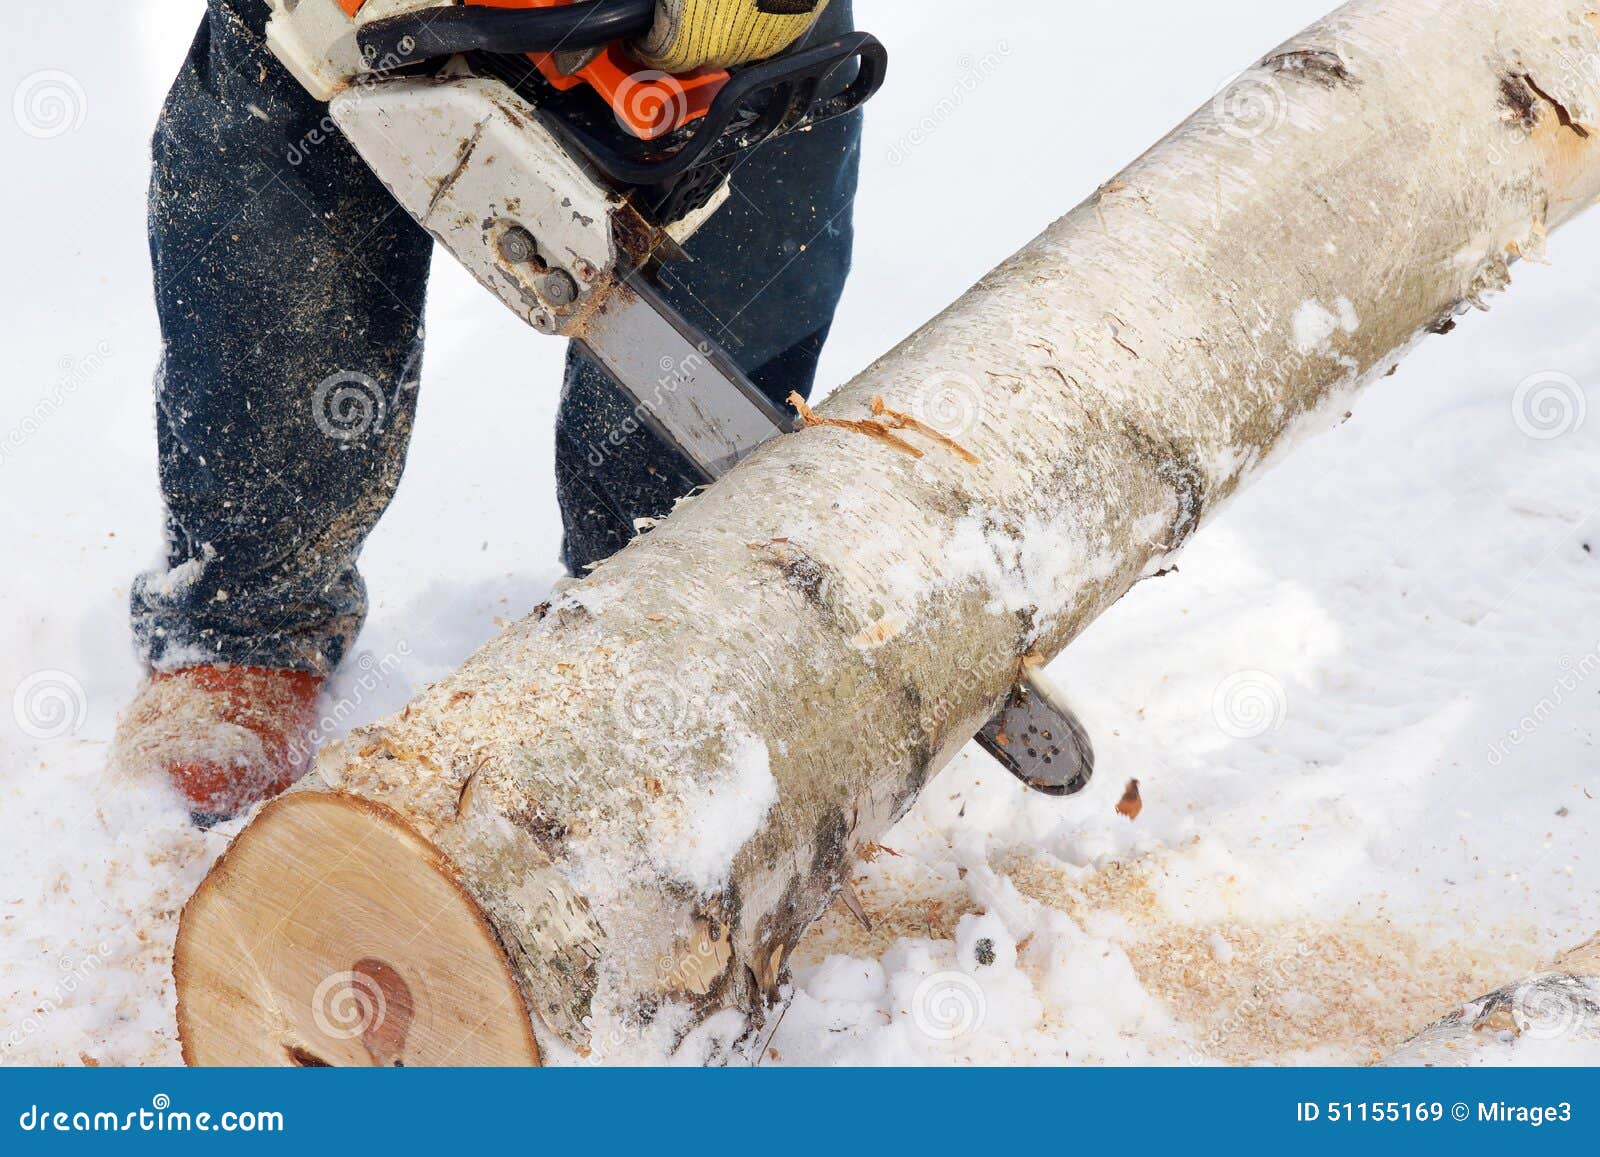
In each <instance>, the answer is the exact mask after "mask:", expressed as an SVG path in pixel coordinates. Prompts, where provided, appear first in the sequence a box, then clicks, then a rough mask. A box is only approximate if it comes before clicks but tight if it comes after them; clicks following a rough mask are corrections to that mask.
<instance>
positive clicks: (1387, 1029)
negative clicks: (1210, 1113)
mask: <svg viewBox="0 0 1600 1157" xmlns="http://www.w3.org/2000/svg"><path fill="white" fill-rule="evenodd" d="M994 866H995V867H996V869H997V870H999V871H1000V872H1001V873H1002V874H1004V875H1005V876H1006V877H1007V878H1009V880H1010V881H1011V883H1012V884H1013V885H1014V886H1015V887H1016V888H1017V890H1018V891H1019V892H1021V893H1022V894H1023V895H1024V896H1026V897H1028V898H1029V899H1031V900H1034V901H1037V902H1038V903H1040V904H1043V905H1045V906H1047V907H1050V908H1054V909H1056V910H1058V911H1061V912H1064V913H1066V914H1067V915H1069V916H1071V917H1072V918H1073V919H1074V920H1075V921H1078V922H1079V923H1080V924H1082V923H1083V922H1084V921H1086V920H1091V919H1095V918H1097V917H1107V916H1109V917H1116V918H1120V925H1121V928H1122V931H1121V932H1119V933H1118V935H1117V937H1116V941H1117V944H1118V946H1119V947H1121V948H1122V949H1123V950H1124V951H1125V952H1126V954H1127V956H1128V959H1129V961H1130V962H1131V963H1132V965H1133V968H1134V971H1135V973H1136V974H1137V976H1138V979H1139V982H1140V984H1141V985H1142V986H1143V987H1144V989H1145V990H1146V992H1148V993H1149V994H1150V996H1152V997H1153V998H1154V999H1156V1000H1158V1001H1160V1002H1161V1004H1162V1005H1164V1006H1165V1007H1166V1009H1167V1010H1168V1012H1169V1013H1170V1014H1171V1015H1172V1016H1173V1017H1174V1018H1175V1019H1176V1020H1178V1021H1179V1022H1181V1023H1183V1024H1185V1025H1187V1026H1188V1027H1189V1029H1190V1030H1191V1032H1192V1035H1193V1040H1194V1042H1195V1045H1194V1047H1195V1055H1194V1058H1193V1059H1194V1060H1195V1062H1196V1063H1225V1064H1263V1063H1265V1064H1273V1063H1295V1062H1302V1063H1322V1064H1365V1063H1370V1062H1372V1061H1375V1060H1377V1059H1379V1058H1380V1057H1381V1056H1382V1055H1383V1054H1384V1053H1386V1052H1387V1051H1389V1050H1390V1049H1393V1048H1394V1047H1395V1046H1397V1045H1399V1044H1401V1043H1402V1042H1404V1041H1405V1040H1407V1039H1408V1038H1410V1037H1411V1036H1412V1035H1413V1034H1414V1033H1416V1032H1417V1031H1418V1030H1419V1029H1421V1028H1422V1027H1423V1026H1425V1025H1427V1024H1428V1023H1430V1022H1431V1021H1433V1020H1434V1019H1436V1018H1437V1017H1439V1016H1440V1015H1442V1014H1443V1013H1445V1012H1448V1011H1449V1010H1450V1009H1451V1008H1453V1007H1458V1006H1459V1005H1460V1004H1462V1003H1463V1002H1464V1001H1467V1000H1470V999H1472V998H1473V997H1475V996H1477V995H1479V994H1481V993H1483V992H1485V991H1487V990H1489V989H1491V988H1493V987H1495V986H1496V985H1497V984H1499V983H1501V982H1502V981H1504V979H1505V978H1506V977H1507V976H1512V975H1517V974H1520V973H1522V972H1525V971H1527V970H1528V969H1531V968H1533V967H1535V966H1536V965H1537V964H1538V958H1537V953H1536V951H1535V950H1534V949H1533V947H1532V946H1531V937H1530V936H1528V935H1526V934H1518V933H1515V932H1512V931H1510V930H1500V931H1499V932H1486V933H1484V934H1483V935H1482V936H1481V938H1480V939H1478V940H1477V941H1476V942H1475V943H1473V944H1460V943H1452V942H1448V941H1444V940H1442V939H1441V940H1439V941H1433V940H1430V939H1429V938H1428V929H1426V928H1417V929H1414V928H1404V927H1400V926H1397V925H1395V924H1393V923H1391V922H1389V921H1386V920H1382V919H1372V918H1366V917H1361V916H1356V915H1347V916H1344V917H1340V918H1335V919H1332V920H1314V919H1299V920H1285V921H1280V922H1252V921H1244V920H1240V921H1224V922H1217V923H1194V924H1191V923H1181V922H1175V921H1174V920H1173V918H1172V916H1171V915H1170V914H1169V913H1168V912H1166V911H1165V910H1164V909H1163V907H1162V905H1161V902H1160V899H1159V898H1158V896H1157V892H1156V889H1155V887H1154V886H1153V882H1154V881H1155V880H1156V879H1157V878H1158V876H1159V874H1160V872H1161V862H1160V858H1159V857H1154V858H1152V859H1151V860H1148V861H1141V862H1139V863H1136V864H1131V865H1121V864H1112V865H1109V866H1107V867H1106V868H1104V869H1102V870H1100V871H1096V872H1093V873H1090V874H1088V875H1087V876H1083V877H1080V876H1078V875H1076V874H1074V873H1072V872H1071V871H1069V870H1068V869H1066V868H1065V867H1063V866H1062V865H1060V864H1058V863H1056V862H1053V861H1046V860H1041V859H1036V858H1031V857H1027V856H1016V857H1014V858H1011V859H1009V860H1006V861H1004V862H1001V863H997V864H995V865H994ZM897 867H898V865H897ZM895 875H896V876H901V875H902V874H901V873H896V874H895ZM887 878H891V877H886V879H887ZM857 890H858V892H859V894H860V897H861V900H862V902H863V905H864V907H865V909H866V911H867V913H868V915H869V917H870V918H871V920H872V924H873V927H872V929H871V930H870V931H869V930H868V929H866V928H864V927H863V926H862V925H861V924H860V923H859V922H858V921H857V920H855V919H854V918H853V917H852V916H850V915H849V913H848V912H846V911H844V910H843V907H842V906H836V907H835V908H834V909H833V910H832V911H830V912H829V913H828V914H827V915H826V916H825V917H824V919H823V920H821V921H819V922H818V923H817V924H816V925H815V926H814V927H813V928H812V930H811V932H810V933H809V934H808V935H807V937H806V939H805V941H804V942H803V943H802V944H801V947H800V951H799V953H798V954H797V956H796V961H797V963H815V962H820V961H821V960H823V959H824V958H825V957H827V956H828V955H830V954H835V953H838V954H845V955H851V956H869V957H879V956H881V955H882V954H883V953H884V952H885V951H886V950H887V949H888V947H889V946H890V945H891V944H892V943H893V942H894V941H895V940H896V939H899V938H901V937H908V938H927V939H931V940H948V939H952V938H953V937H954V935H955V929H956V925H957V923H958V922H959V921H960V919H961V917H963V916H965V915H967V914H969V913H977V912H981V911H983V910H984V905H982V904H981V903H979V902H978V901H977V900H975V899H974V898H973V897H972V896H970V895H969V894H968V893H967V892H966V891H965V890H964V889H962V888H960V887H956V888H951V887H950V886H949V885H948V884H947V882H946V881H945V879H944V878H941V877H939V876H936V875H934V874H933V873H926V874H925V875H924V874H921V873H916V878H913V879H911V880H904V879H894V882H893V883H884V882H881V881H880V882H879V883H878V884H876V885H875V884H874V883H873V882H872V880H871V879H870V878H868V877H861V878H859V879H858V883H857ZM1035 979H1036V981H1037V978H1035ZM1036 987H1037V983H1036ZM1060 1023H1061V1022H1060V1019H1059V1014H1057V1013H1055V1012H1054V1010H1050V1009H1049V1007H1048V1002H1047V1012H1046V1017H1045V1024H1044V1026H1043V1027H1045V1028H1046V1029H1049V1028H1051V1027H1059V1026H1060Z"/></svg>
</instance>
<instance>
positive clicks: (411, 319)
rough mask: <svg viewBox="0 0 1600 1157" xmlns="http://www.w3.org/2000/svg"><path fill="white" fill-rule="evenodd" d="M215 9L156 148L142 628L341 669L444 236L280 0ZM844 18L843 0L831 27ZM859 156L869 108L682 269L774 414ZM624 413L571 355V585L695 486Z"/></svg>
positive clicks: (751, 172) (745, 202)
mask: <svg viewBox="0 0 1600 1157" xmlns="http://www.w3.org/2000/svg"><path fill="white" fill-rule="evenodd" d="M208 2H209V8H208V12H207V15H206V18H205V21H204V22H203V23H202V25H201V27H200V31H199V33H198V35H197V36H196V38H195V41H194V45H193V47H192V49H191V50H190V53H189V57H188V60H187V61H186V62H185V63H184V66H183V69H182V71H181V72H180V73H179V75H178V79H177V81H176V83H175V84H174V85H173V88H172V91H171V93H170V95H169V96H168V98H167V101H166V105H165V107H164V109H163V110H162V114H161V120H160V123H159V125H158V126H157V129H156V133H155V138H154V142H153V146H152V148H153V158H152V160H153V166H152V176H151V185H150V251H151V258H152V262H153V265H154V271H155V288H156V304H157V309H158V312H159V315H160V319H161V332H162V338H163V342H164V346H163V349H164V353H163V359H162V364H161V369H160V373H159V375H158V380H157V385H156V424H157V437H158V445H159V453H160V474H161V485H162V490H163V493H164V496H165V499H166V511H167V517H166V525H167V536H168V547H167V566H166V567H165V568H164V569H162V570H160V571H157V572H153V573H151V574H146V575H143V576H141V577H140V578H138V579H137V580H136V581H135V583H134V587H133V595H132V612H133V626H134V633H135V637H136V639H137V641H138V645H139V648H140V651H141V653H142V654H143V656H144V657H145V659H146V660H147V661H148V662H149V663H150V664H151V665H152V666H154V667H156V668H158V669H172V668H178V667H184V666H191V665H194V664H198V663H218V662H223V663H234V664H241V665H247V666H259V667H284V668H295V669H299V670H310V671H318V672H324V673H325V672H327V671H329V670H331V669H332V668H333V667H334V666H335V665H337V664H338V663H339V661H340V660H341V658H342V657H343V656H344V655H345V654H346V652H347V651H348V650H349V649H350V646H351V644H352V642H353V641H354V639H355V636H356V634H357V633H358V632H359V631H360V629H361V624H362V621H363V619H364V618H365V615H366V609H367V599H366V589H365V586H364V584H363V582H362V579H361V576H360V573H359V572H358V571H357V569H356V558H357V556H358V554H359V553H360V550H361V545H362V543H363V542H364V541H365V539H366V537H367V535H368V534H369V533H370V532H371V530H372V528H373V527H374V526H375V525H376V524H377V521H378V519H379V517H380V516H381V515H382V514H383V512H384V510H385V509H386V508H387V507H388V505H389V501H390V499H391V498H393V496H394V492H395V488H396V487H397V486H398V485H399V482H400V475H401V471H402V469H403V467H404V464H405V455H406V446H407V443H408V442H409V439H410V435H411V423H412V418H413V415H414V413H415V408H416V398H417V388H418V383H419V380H420V374H421V365H422V337H423V326H422V316H423V303H424V298H425V296H426V292H427V282H428V268H429V262H430V260H431V257H432V251H433V242H432V239H431V238H430V237H429V236H428V235H427V233H425V232H424V231H423V230H422V229H421V228H420V227H419V226H418V225H416V224H415V223H414V222H413V221H412V220H411V218H410V217H409V216H407V214H406V213H405V212H404V210H402V209H400V208H399V207H398V206H397V205H396V204H395V202H394V200H393V199H392V198H391V197H390V195H389V194H388V192H387V191H386V190H385V189H384V188H383V186H382V184H381V183H380V182H379V181H378V180H377V179H376V178H375V177H374V176H373V175H372V174H371V173H370V172H369V171H368V170H367V168H366V166H365V165H364V164H363V163H362V162H361V160H360V159H359V158H358V157H357V156H356V154H355V152H354V151H353V150H352V149H351V148H350V147H349V145H348V144H347V143H346V142H345V141H344V139H343V138H342V137H340V136H339V135H338V134H337V132H336V131H330V129H329V127H328V123H327V121H326V119H325V118H326V116H327V110H326V107H325V106H323V105H321V104H319V103H317V102H316V101H314V100H312V99H311V97H310V96H308V95H307V94H306V93H305V92H304V90H303V89H301V88H300V86H299V85H298V84H297V83H296V82H295V81H294V80H293V79H292V78H291V77H290V76H289V75H288V73H287V72H286V71H285V70H284V69H283V68H282V67H281V66H280V65H279V64H278V62H277V61H276V60H275V59H274V58H273V57H272V55H271V54H270V53H269V52H268V51H267V49H266V47H265V45H264V43H263V34H264V27H265V23H266V16H267V7H266V4H265V0H208ZM850 20H851V14H850V5H849V3H847V2H840V0H835V3H834V4H833V5H832V6H831V8H830V11H829V14H828V15H827V16H826V17H825V19H824V21H823V25H822V26H821V27H819V29H818V30H817V32H816V33H814V36H818V37H826V36H832V35H837V34H839V33H840V32H843V31H845V30H847V29H848V28H849V27H850ZM859 149H860V121H859V117H858V116H852V117H849V118H844V119H841V120H839V121H836V122H833V123H832V124H829V125H826V126H823V127H822V128H820V129H818V130H815V131H813V132H810V133H804V134H799V135H798V136H796V137H794V138H791V139H789V140H786V141H779V142H775V143H773V144H770V145H767V146H765V147H763V148H761V149H759V150H757V151H756V152H755V153H754V154H753V155H752V156H751V157H750V158H749V159H747V160H746V161H744V162H743V163H742V164H741V165H740V166H739V168H738V170H737V172H736V174H735V176H734V179H733V183H734V187H735V189H736V192H735V194H734V196H733V197H732V198H731V199H730V201H729V203H728V204H727V205H726V206H725V207H724V208H723V209H722V210H721V211H720V212H718V213H717V214H716V216H715V217H714V218H713V219H712V220H711V222H710V224H709V225H707V226H706V227H705V228H704V229H702V230H701V232H700V233H699V234H698V235H697V236H696V237H695V238H694V239H693V241H692V242H691V244H690V245H689V247H688V248H689V252H690V255H691V256H692V257H693V258H694V260H693V261H692V262H690V263H678V264H676V265H673V266H670V267H669V269H668V272H667V275H666V277H665V279H664V284H665V289H666V293H667V296H668V297H669V299H670V300H672V301H673V303H674V304H675V305H676V306H677V308H678V309H679V310H680V311H682V312H683V313H685V314H686V315H687V316H688V317H689V318H690V319H691V320H693V321H695V322H696V323H698V324H699V325H700V326H702V327H703V328H704V329H705V330H706V331H707V332H709V333H711V334H712V335H714V336H715V337H717V339H718V340H719V341H721V343H722V344H723V345H724V346H726V347H727V348H728V350H729V352H730V353H731V354H732V355H733V357H734V358H735V359H736V360H737V361H738V362H739V363H740V364H741V365H742V366H743V367H744V368H745V370H746V371H747V372H749V373H750V375H751V376H752V377H753V378H754V380H755V381H756V382H757V383H759V384H760V385H761V387H762V388H763V389H764V390H766V391H767V392H769V393H770V394H771V395H772V396H773V397H774V398H775V399H778V400H780V401H781V400H782V398H783V397H784V396H785V395H787V394H788V393H789V391H791V390H798V391H799V392H800V393H801V394H809V392H810V389H811V385H812V381H813V376H814V374H815V370H816V361H817V356H818V354H819V353H820V351H821V348H822V343H823V342H824V340H825V339H826V337H827V334H828V328H829V325H830V324H831V322H832V319H833V313H834V309H835V307H836V305H837V304H838V300H839V295H840V293H841V291H842V289H843V286H844V280H845V276H846V274H847V273H848V271H849V266H850V252H851V244H852V230H851V204H852V200H853V197H854V194H855V185H856V174H857V167H858V158H859ZM483 308H484V309H497V308H501V307H500V306H499V305H498V304H497V303H495V302H494V301H493V300H492V299H491V298H490V297H489V296H488V295H487V294H486V295H485V297H484V303H483ZM528 340H529V341H539V340H547V339H543V338H539V337H538V336H536V335H534V334H533V333H532V332H531V331H530V333H529V336H528ZM632 419H633V411H632V407H631V405H630V404H629V403H628V402H627V401H625V400H624V399H623V397H622V396H621V395H620V394H619V393H618V392H617V391H616V389H615V388H614V387H613V386H612V385H611V384H610V383H609V382H608V381H607V380H606V378H605V377H604V376H603V375H602V374H601V373H600V372H599V371H598V370H597V369H595V367H594V366H592V365H591V364H589V363H588V362H587V361H586V360H585V359H584V358H582V357H581V356H578V355H577V354H576V353H572V354H570V355H569V357H568V360H567V372H566V380H565V383H564V385H563V389H562V395H561V410H560V414H559V416H558V418H557V423H556V470H557V495H558V498H559V500H560V505H561V512H562V519H563V523H564V527H565V537H564V541H563V544H562V555H563V560H564V561H565V562H566V564H567V567H568V568H569V569H570V570H572V571H574V572H581V570H582V568H583V567H584V566H586V565H587V564H589V563H591V562H596V561H598V560H600V559H602V558H604V557H606V556H607V555H609V554H611V553H613V552H614V551H616V550H617V549H619V548H620V547H622V546H623V545H624V544H625V543H626V542H627V541H628V540H629V538H631V537H632V534H633V525H634V520H635V519H636V518H641V517H660V516H662V515H665V514H666V513H668V512H669V511H670V509H671V507H672V503H673V501H674V500H675V499H676V498H678V497H679V496H681V495H683V494H686V493H688V491H689V490H691V489H692V488H693V486H694V485H695V482H696V479H695V477H694V475H693V474H692V472H691V471H690V470H689V468H688V467H687V465H686V464H685V463H684V462H682V461H681V460H679V459H678V458H677V456H676V455H675V454H674V453H673V452H672V451H670V450H668V449H667V448H666V447H664V446H663V445H662V444H661V443H660V442H659V441H658V440H657V439H656V438H654V436H653V435H651V434H650V433H649V432H648V431H646V430H643V429H638V428H637V423H636V422H634V421H633V420H632ZM621 430H633V431H634V432H633V433H631V434H628V435H626V436H625V437H622V438H621V440H620V445H618V444H617V440H616V439H614V438H613V436H612V435H613V431H621ZM602 446H603V447H606V449H605V452H604V453H601V452H599V451H598V448H599V447H602Z"/></svg>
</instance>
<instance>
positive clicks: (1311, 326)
mask: <svg viewBox="0 0 1600 1157" xmlns="http://www.w3.org/2000/svg"><path fill="white" fill-rule="evenodd" d="M1360 328H1361V319H1360V318H1359V317H1357V316H1356V307H1355V305H1354V304H1353V303H1352V302H1351V301H1350V299H1349V298H1348V297H1340V298H1337V299H1335V301H1334V303H1333V308H1332V309H1329V308H1328V307H1327V306H1325V305H1323V304H1322V302H1320V301H1317V300H1316V299H1315V298H1311V299H1308V300H1306V301H1302V302H1301V303H1300V308H1299V309H1297V310H1295V313H1294V345H1295V349H1297V350H1299V351H1300V352H1301V353H1303V354H1309V353H1326V352H1328V351H1329V349H1330V348H1331V344H1332V341H1333V335H1334V334H1336V333H1355V332H1356V330H1358V329H1360Z"/></svg>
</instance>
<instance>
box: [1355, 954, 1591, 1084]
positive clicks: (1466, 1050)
mask: <svg viewBox="0 0 1600 1157" xmlns="http://www.w3.org/2000/svg"><path fill="white" fill-rule="evenodd" d="M1597 1053H1600V936H1597V937H1595V938H1594V939H1593V940H1590V941H1589V942H1588V943H1587V944H1584V945H1583V946H1582V947H1580V948H1575V949H1573V950H1572V951H1571V952H1568V953H1566V954H1565V955H1564V956H1562V957H1561V958H1560V959H1559V960H1557V961H1556V962H1555V963H1554V964H1552V965H1551V966H1550V967H1549V968H1547V969H1543V970H1541V971H1539V972H1535V973H1533V974H1531V975H1529V976H1526V977H1524V978H1523V979H1521V980H1519V981H1516V982H1514V983H1511V984H1507V985H1504V986H1503V987H1500V988H1497V989H1495V990H1494V991H1493V992H1491V993H1487V994H1485V995H1484V996H1480V997H1478V999H1476V1000H1470V1001H1468V1002H1467V1003H1466V1004H1464V1005H1462V1006H1461V1007H1460V1008H1458V1009H1456V1010H1455V1011H1454V1012H1452V1013H1451V1014H1450V1015H1449V1016H1446V1017H1443V1018H1441V1019H1439V1020H1437V1021H1435V1022H1434V1023H1433V1024H1431V1025H1429V1026H1428V1027H1427V1028H1425V1029H1423V1030H1422V1031H1421V1032H1419V1033H1418V1034H1417V1035H1416V1036H1414V1037H1412V1038H1411V1039H1410V1040H1409V1041H1407V1042H1406V1043H1405V1044H1403V1045H1401V1046H1400V1047H1399V1048H1398V1049H1396V1050H1395V1051H1394V1052H1393V1053H1392V1054H1391V1055H1390V1056H1389V1058H1388V1059H1387V1060H1385V1061H1384V1062H1383V1063H1384V1064H1386V1065H1394V1066H1398V1067H1425V1068H1433V1067H1441V1068H1451V1067H1460V1066H1466V1065H1484V1064H1501V1065H1504V1064H1519V1065H1544V1066H1559V1065H1592V1064H1594V1063H1595V1057H1596V1055H1597Z"/></svg>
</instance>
